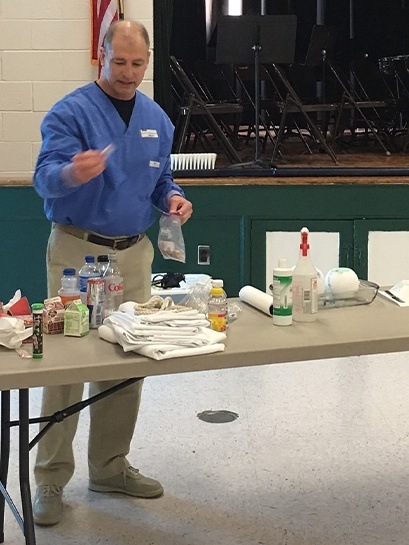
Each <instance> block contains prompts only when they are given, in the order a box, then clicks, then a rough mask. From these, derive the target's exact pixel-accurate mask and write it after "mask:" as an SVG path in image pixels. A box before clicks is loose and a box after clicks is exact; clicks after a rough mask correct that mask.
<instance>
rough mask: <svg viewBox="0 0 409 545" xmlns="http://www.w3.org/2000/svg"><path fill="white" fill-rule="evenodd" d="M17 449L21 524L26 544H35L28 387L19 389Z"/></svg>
mask: <svg viewBox="0 0 409 545" xmlns="http://www.w3.org/2000/svg"><path fill="white" fill-rule="evenodd" d="M19 411H20V426H19V450H20V458H19V460H20V492H21V503H22V507H23V525H24V536H25V538H26V545H36V538H35V532H34V521H33V508H32V504H31V491H30V460H29V454H30V440H29V439H30V438H29V424H30V420H29V393H28V389H21V390H19Z"/></svg>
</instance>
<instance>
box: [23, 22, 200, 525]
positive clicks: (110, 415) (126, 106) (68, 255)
mask: <svg viewBox="0 0 409 545" xmlns="http://www.w3.org/2000/svg"><path fill="white" fill-rule="evenodd" d="M149 47H150V44H149V36H148V33H147V31H146V29H145V27H144V26H143V25H142V24H140V23H137V22H130V21H119V22H116V23H114V24H113V25H112V26H111V27H110V28H109V30H108V32H107V35H106V37H105V39H104V43H103V47H102V48H101V65H102V70H101V76H100V79H98V81H96V82H93V83H90V84H88V85H85V86H84V87H81V88H79V89H77V90H75V91H74V92H72V93H71V94H69V95H67V96H65V97H64V98H63V99H62V100H60V101H59V102H57V104H55V105H54V106H53V108H52V109H51V110H50V112H49V113H48V114H47V115H46V116H45V118H44V121H43V123H42V126H41V131H42V137H43V143H42V147H41V150H40V154H39V157H38V162H37V166H36V170H35V175H34V187H35V189H36V191H37V192H38V193H39V195H40V196H41V197H43V198H44V209H45V213H46V216H47V218H48V219H49V220H50V221H51V222H53V223H52V225H53V227H52V231H51V234H50V238H49V242H48V248H47V280H48V295H49V296H50V297H51V296H55V295H57V291H58V289H59V288H60V286H61V276H62V270H63V268H65V267H75V268H76V269H77V270H78V269H79V268H80V267H81V265H82V263H83V261H84V256H85V255H89V254H90V255H99V254H106V253H108V252H110V251H111V252H112V251H113V250H115V252H116V253H117V255H118V263H119V267H120V270H121V271H122V273H123V276H124V300H125V301H137V302H145V301H147V300H148V299H149V297H150V278H151V265H152V259H153V247H152V244H151V242H150V241H149V239H148V237H147V236H146V235H145V234H144V233H145V231H146V229H147V228H148V227H149V226H150V225H151V224H152V223H153V221H154V214H153V208H154V207H155V208H157V209H159V210H162V211H165V212H171V213H177V214H178V215H179V216H180V218H181V221H182V223H184V222H185V221H187V220H188V219H189V218H190V216H191V214H192V205H191V203H190V202H189V201H188V200H186V199H185V198H184V193H183V191H182V189H181V188H180V187H179V186H178V185H176V184H175V182H174V181H173V177H172V172H171V169H170V152H171V147H172V140H173V125H172V123H171V121H170V120H169V118H168V116H167V115H166V114H165V112H164V111H163V110H162V109H161V108H160V107H159V105H158V104H156V103H155V102H154V101H152V100H151V99H150V98H148V97H147V96H145V95H144V94H142V93H141V92H140V91H137V90H136V89H137V87H138V86H139V85H140V83H141V82H142V80H143V77H144V75H145V72H146V69H147V67H148V63H149V57H150V52H149ZM118 382H120V381H110V382H98V383H91V384H90V387H89V393H90V395H95V394H97V393H99V392H101V391H103V390H106V389H107V388H109V387H111V386H113V385H114V384H117V383H118ZM141 388H142V382H141V381H140V382H138V383H136V384H135V385H133V386H128V387H127V388H125V389H123V390H121V391H119V392H117V393H115V394H113V395H111V396H108V397H107V398H105V399H103V400H101V401H98V402H97V403H95V404H93V405H91V407H90V432H89V445H88V462H89V464H88V465H89V488H90V489H91V490H94V491H96V492H122V493H124V494H128V495H130V496H137V497H141V498H153V497H156V496H160V495H161V494H162V493H163V487H162V485H161V484H160V483H159V482H158V481H157V480H155V479H152V478H149V477H145V476H144V475H142V474H141V473H140V472H139V470H138V469H136V468H133V467H132V466H131V464H130V463H129V462H128V460H127V459H126V455H127V454H128V453H129V450H130V443H131V440H132V436H133V432H134V428H135V424H136V418H137V414H138V408H139V403H140V395H141ZM82 394H83V384H72V385H66V386H59V387H47V388H44V393H43V406H42V414H43V415H50V414H53V413H54V412H56V411H59V410H61V409H63V408H65V407H67V406H69V405H72V404H73V403H76V402H77V401H79V400H80V399H81V398H82ZM77 423H78V414H76V415H74V416H70V417H69V418H67V419H65V420H64V421H63V422H61V423H59V424H58V425H57V426H54V427H53V428H51V430H50V431H49V432H48V433H47V434H46V435H45V436H44V437H43V438H42V439H41V441H40V442H39V444H38V452H37V459H36V463H35V468H34V474H35V479H36V483H37V491H36V496H35V500H34V505H33V514H34V520H35V522H36V523H37V524H41V525H53V524H57V523H58V522H59V521H60V519H61V516H62V512H63V501H62V497H63V489H64V486H65V485H66V484H67V483H68V481H69V480H70V478H71V477H72V475H73V473H74V454H73V447H72V442H73V439H74V436H75V432H76V428H77Z"/></svg>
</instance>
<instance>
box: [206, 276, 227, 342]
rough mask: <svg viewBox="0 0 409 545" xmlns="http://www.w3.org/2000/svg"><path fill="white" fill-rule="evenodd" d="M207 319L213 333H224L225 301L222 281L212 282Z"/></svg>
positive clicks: (225, 320) (225, 321)
mask: <svg viewBox="0 0 409 545" xmlns="http://www.w3.org/2000/svg"><path fill="white" fill-rule="evenodd" d="M207 318H208V320H209V322H210V327H211V328H212V329H214V331H226V327H227V299H226V294H225V292H224V290H223V280H212V289H211V290H210V298H209V303H208V311H207Z"/></svg>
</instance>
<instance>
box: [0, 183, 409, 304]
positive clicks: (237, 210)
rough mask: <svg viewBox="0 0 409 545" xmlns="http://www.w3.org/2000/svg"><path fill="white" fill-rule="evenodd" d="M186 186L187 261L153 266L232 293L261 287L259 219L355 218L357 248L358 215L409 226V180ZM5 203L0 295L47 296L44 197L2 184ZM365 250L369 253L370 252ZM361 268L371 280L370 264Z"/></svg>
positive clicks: (0, 216) (351, 232) (0, 218)
mask: <svg viewBox="0 0 409 545" xmlns="http://www.w3.org/2000/svg"><path fill="white" fill-rule="evenodd" d="M184 190H185V193H186V196H187V198H188V199H190V200H191V201H192V202H193V205H194V215H193V217H192V219H191V220H190V221H189V222H188V223H187V224H186V225H185V226H184V229H183V232H184V237H185V245H186V254H187V262H186V264H181V263H178V262H174V261H170V260H164V259H163V258H162V257H161V256H160V253H159V250H157V252H156V257H155V261H154V267H153V270H154V272H167V271H178V272H182V273H203V274H209V275H212V276H213V277H220V278H223V279H224V281H225V286H226V291H227V292H228V294H229V295H231V296H235V295H237V294H238V291H239V289H240V288H241V286H243V285H244V284H248V283H252V284H253V285H255V286H257V287H259V288H261V289H263V282H264V279H263V271H264V270H265V253H264V252H265V241H264V242H263V238H264V237H263V230H261V231H260V228H259V227H260V225H261V224H260V221H266V222H267V223H266V226H267V227H268V224H269V222H270V221H271V220H276V221H279V220H292V221H293V223H291V225H292V226H293V227H294V229H299V228H300V227H302V226H303V225H304V224H305V225H307V226H308V220H310V221H312V220H327V221H328V222H330V225H332V222H334V224H333V225H334V227H335V228H336V225H337V222H339V221H340V220H346V221H347V222H348V221H350V222H351V225H350V228H348V229H346V230H345V233H347V234H346V235H345V237H351V240H346V241H345V240H344V245H345V246H352V247H353V246H354V245H356V244H360V245H361V246H365V240H363V238H364V237H365V235H364V234H362V233H361V234H360V235H359V236H360V238H361V240H359V239H358V238H359V237H357V235H356V233H355V231H356V229H355V227H354V226H355V223H354V222H355V221H356V220H368V221H369V220H370V225H371V228H373V226H374V225H375V226H376V225H378V224H379V225H380V226H381V225H382V222H383V220H388V229H391V228H393V226H394V225H395V224H396V226H397V229H406V226H407V228H408V229H409V211H408V203H409V185H405V184H400V185H396V184H394V185H392V184H383V185H356V184H332V185H325V186H323V185H318V184H317V185H285V184H283V185H271V186H266V185H262V186H261V185H260V186H254V185H252V186H250V185H240V186H238V185H223V186H206V185H204V184H203V185H200V186H184ZM0 203H1V207H0V233H1V256H2V257H1V265H2V266H1V274H0V300H3V301H8V299H9V298H10V297H11V296H12V295H13V293H14V291H15V290H16V289H17V288H21V290H22V292H23V294H24V295H27V297H28V298H29V300H30V302H34V301H36V300H42V299H44V298H45V296H46V279H45V251H46V245H47V238H48V233H49V229H50V226H49V223H48V222H47V220H46V219H45V217H44V213H43V204H42V200H41V199H40V198H39V197H38V196H37V194H36V193H35V191H34V190H33V188H32V187H0ZM406 220H407V223H406ZM343 223H345V221H343ZM257 226H258V227H257ZM256 227H257V228H256ZM157 232H158V230H157V224H155V225H154V226H153V227H152V228H151V229H150V230H149V236H150V237H151V239H152V241H153V243H154V246H155V247H156V239H157ZM200 244H203V245H209V246H210V248H211V264H210V265H209V266H203V265H198V264H197V246H198V245H200ZM353 253H354V251H353V250H352V255H353ZM361 253H362V252H361ZM360 255H361V254H360ZM362 255H364V259H365V253H364V254H362ZM362 255H361V259H362ZM349 266H352V264H349ZM359 267H360V269H359V272H360V276H361V277H362V278H365V267H366V263H365V262H363V263H360V264H359Z"/></svg>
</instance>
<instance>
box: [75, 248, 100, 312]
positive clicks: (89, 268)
mask: <svg viewBox="0 0 409 545" xmlns="http://www.w3.org/2000/svg"><path fill="white" fill-rule="evenodd" d="M98 276H99V272H98V269H97V267H96V266H95V257H94V256H93V255H86V256H85V259H84V265H83V266H82V267H81V269H80V270H79V272H78V284H79V289H80V293H81V302H82V303H83V304H84V305H86V304H87V282H88V278H97V277H98Z"/></svg>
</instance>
